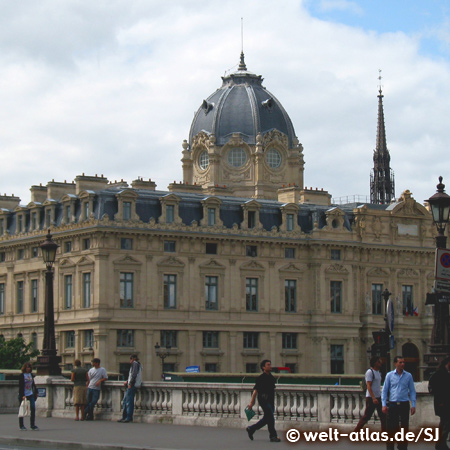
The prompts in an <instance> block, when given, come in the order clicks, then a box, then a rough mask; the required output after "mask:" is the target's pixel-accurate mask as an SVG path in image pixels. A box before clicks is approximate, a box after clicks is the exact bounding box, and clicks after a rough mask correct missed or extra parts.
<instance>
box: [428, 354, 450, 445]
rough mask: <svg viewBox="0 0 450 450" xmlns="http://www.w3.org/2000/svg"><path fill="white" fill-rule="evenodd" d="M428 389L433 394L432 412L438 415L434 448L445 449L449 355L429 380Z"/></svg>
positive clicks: (449, 398)
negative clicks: (437, 435)
mask: <svg viewBox="0 0 450 450" xmlns="http://www.w3.org/2000/svg"><path fill="white" fill-rule="evenodd" d="M429 390H430V392H431V393H432V394H433V395H434V412H435V414H436V415H437V416H439V418H440V421H439V431H440V433H439V441H438V442H437V443H436V445H435V448H436V450H441V449H442V450H443V449H447V445H446V443H445V442H446V440H447V437H448V434H449V432H450V356H447V357H446V358H444V359H443V360H442V361H441V363H440V365H439V368H438V370H437V371H436V372H435V373H434V374H433V375H432V377H431V378H430V381H429Z"/></svg>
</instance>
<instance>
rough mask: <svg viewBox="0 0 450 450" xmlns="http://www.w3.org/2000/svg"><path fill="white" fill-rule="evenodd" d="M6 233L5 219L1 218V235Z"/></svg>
mask: <svg viewBox="0 0 450 450" xmlns="http://www.w3.org/2000/svg"><path fill="white" fill-rule="evenodd" d="M4 234H5V219H0V236H3V235H4Z"/></svg>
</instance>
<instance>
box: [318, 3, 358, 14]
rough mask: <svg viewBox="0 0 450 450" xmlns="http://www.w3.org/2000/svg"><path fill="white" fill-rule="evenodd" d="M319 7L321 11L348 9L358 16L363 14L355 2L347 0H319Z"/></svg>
mask: <svg viewBox="0 0 450 450" xmlns="http://www.w3.org/2000/svg"><path fill="white" fill-rule="evenodd" d="M319 9H320V10H321V11H322V12H330V11H349V12H351V13H353V14H356V15H358V16H361V15H363V13H364V10H363V8H361V6H359V5H358V4H357V3H356V2H351V1H347V0H321V1H320V2H319Z"/></svg>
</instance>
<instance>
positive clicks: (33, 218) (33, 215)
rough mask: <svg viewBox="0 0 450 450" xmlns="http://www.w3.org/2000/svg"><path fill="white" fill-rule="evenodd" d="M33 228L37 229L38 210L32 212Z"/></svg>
mask: <svg viewBox="0 0 450 450" xmlns="http://www.w3.org/2000/svg"><path fill="white" fill-rule="evenodd" d="M30 225H31V230H36V229H37V212H36V211H35V212H32V213H31V224H30Z"/></svg>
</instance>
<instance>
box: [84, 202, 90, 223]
mask: <svg viewBox="0 0 450 450" xmlns="http://www.w3.org/2000/svg"><path fill="white" fill-rule="evenodd" d="M83 211H84V214H83V217H84V219H85V220H87V219H89V202H84V203H83Z"/></svg>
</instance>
